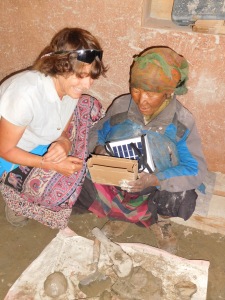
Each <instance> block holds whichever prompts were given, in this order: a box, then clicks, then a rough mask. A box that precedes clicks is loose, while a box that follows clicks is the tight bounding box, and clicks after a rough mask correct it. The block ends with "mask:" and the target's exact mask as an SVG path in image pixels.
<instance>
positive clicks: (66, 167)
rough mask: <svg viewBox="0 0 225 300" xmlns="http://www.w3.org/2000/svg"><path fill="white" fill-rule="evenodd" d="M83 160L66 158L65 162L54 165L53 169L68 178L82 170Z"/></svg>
mask: <svg viewBox="0 0 225 300" xmlns="http://www.w3.org/2000/svg"><path fill="white" fill-rule="evenodd" d="M82 166H83V160H82V159H79V158H77V157H73V156H68V157H66V159H65V160H63V161H61V162H59V163H57V164H54V166H53V169H54V170H55V171H57V172H59V173H61V174H62V175H64V176H70V175H72V174H73V173H75V172H78V171H80V170H81V169H82Z"/></svg>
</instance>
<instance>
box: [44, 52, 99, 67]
mask: <svg viewBox="0 0 225 300" xmlns="http://www.w3.org/2000/svg"><path fill="white" fill-rule="evenodd" d="M60 54H68V55H72V54H76V57H75V58H76V59H77V60H79V61H82V62H85V63H88V64H91V63H92V62H93V61H94V59H95V58H96V57H98V58H99V60H102V55H103V51H102V50H96V49H80V50H61V51H56V52H50V53H47V54H45V55H43V56H42V57H46V56H52V55H60Z"/></svg>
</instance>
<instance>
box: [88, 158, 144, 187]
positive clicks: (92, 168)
mask: <svg viewBox="0 0 225 300" xmlns="http://www.w3.org/2000/svg"><path fill="white" fill-rule="evenodd" d="M87 167H88V170H89V173H90V176H91V179H92V181H93V182H94V183H100V184H107V185H115V186H120V184H121V182H123V181H124V180H127V181H132V180H136V179H137V176H138V161H137V160H133V159H126V158H119V157H112V156H104V155H92V157H90V158H89V159H88V161H87Z"/></svg>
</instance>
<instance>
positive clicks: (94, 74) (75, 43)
mask: <svg viewBox="0 0 225 300" xmlns="http://www.w3.org/2000/svg"><path fill="white" fill-rule="evenodd" d="M81 49H95V50H102V48H101V46H100V44H99V42H98V40H97V39H96V38H95V37H94V36H93V35H92V34H91V33H90V32H89V31H87V30H84V29H82V28H64V29H62V30H60V31H59V32H58V33H57V34H56V35H55V36H54V37H53V38H52V40H51V43H50V45H48V46H47V47H45V48H44V49H43V51H42V52H41V53H40V55H39V56H38V58H37V59H36V61H35V62H34V64H33V66H32V69H33V70H37V71H40V72H41V73H44V74H45V75H46V76H47V75H50V76H53V77H54V76H56V75H63V76H67V75H70V74H75V75H76V76H77V77H82V69H83V66H84V65H85V63H84V62H81V61H79V60H77V59H76V55H74V53H70V52H63V51H70V50H81ZM58 51H61V53H56V54H54V55H49V54H50V53H55V52H58ZM107 69H108V68H107V67H105V66H104V64H103V62H102V61H101V60H100V59H99V57H97V56H96V57H95V59H94V61H93V62H92V66H91V71H90V77H91V78H92V79H97V78H98V77H99V76H100V75H103V76H104V77H105V73H106V71H107Z"/></svg>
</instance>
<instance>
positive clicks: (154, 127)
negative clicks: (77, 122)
mask: <svg viewBox="0 0 225 300" xmlns="http://www.w3.org/2000/svg"><path fill="white" fill-rule="evenodd" d="M141 134H146V135H147V137H148V141H149V144H150V147H151V149H152V153H153V160H154V163H155V166H156V170H155V172H154V173H155V175H156V176H157V177H158V179H159V181H160V189H161V190H167V191H170V192H180V191H185V190H190V189H196V188H198V187H199V186H200V185H201V184H202V182H203V181H204V178H205V176H206V173H207V166H206V162H205V159H204V155H203V152H202V148H201V141H200V137H199V135H198V132H197V128H196V124H195V121H194V118H193V116H192V114H191V113H190V112H189V111H188V110H187V109H186V108H185V107H184V106H183V105H182V104H181V103H180V102H179V101H177V100H176V98H175V97H174V98H173V99H172V101H171V102H170V103H169V105H168V106H167V107H166V108H165V109H164V110H163V111H162V112H161V113H160V114H159V115H158V116H156V117H155V118H154V119H153V120H151V121H150V122H149V123H148V124H144V120H143V116H142V114H141V113H140V111H139V109H138V107H137V105H136V104H135V103H134V101H133V100H132V98H131V95H130V94H127V95H123V96H121V97H119V98H117V99H116V100H115V101H114V102H113V104H112V105H111V106H110V108H109V109H108V111H107V113H106V115H105V117H104V118H103V119H101V120H100V121H99V122H98V123H97V124H96V125H95V126H94V127H93V128H92V130H91V132H90V138H89V150H90V152H93V150H94V148H95V146H96V145H104V144H105V143H106V142H108V141H115V140H121V139H126V138H131V137H136V136H139V135H141Z"/></svg>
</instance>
